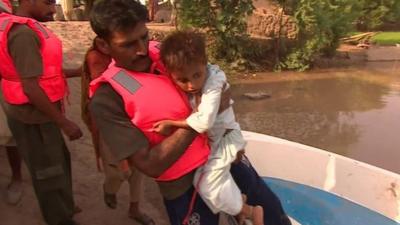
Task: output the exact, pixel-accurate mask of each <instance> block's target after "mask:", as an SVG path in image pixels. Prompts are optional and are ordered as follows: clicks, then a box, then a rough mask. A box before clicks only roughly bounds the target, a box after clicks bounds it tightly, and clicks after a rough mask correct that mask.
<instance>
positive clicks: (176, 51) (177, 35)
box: [160, 31, 207, 72]
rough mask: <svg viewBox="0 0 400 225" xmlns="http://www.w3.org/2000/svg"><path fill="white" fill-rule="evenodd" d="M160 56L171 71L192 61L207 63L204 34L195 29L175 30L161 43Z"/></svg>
mask: <svg viewBox="0 0 400 225" xmlns="http://www.w3.org/2000/svg"><path fill="white" fill-rule="evenodd" d="M160 57H161V60H162V62H163V63H164V65H165V67H166V68H167V69H168V70H169V71H170V72H175V71H178V70H180V69H182V68H183V67H184V66H186V65H188V64H190V63H204V64H206V63H207V54H206V42H205V39H204V37H203V35H202V34H200V33H196V32H194V31H175V32H174V33H172V34H170V35H168V36H167V37H166V38H165V39H164V41H163V42H162V44H161V50H160Z"/></svg>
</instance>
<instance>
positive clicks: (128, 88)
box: [90, 43, 210, 181]
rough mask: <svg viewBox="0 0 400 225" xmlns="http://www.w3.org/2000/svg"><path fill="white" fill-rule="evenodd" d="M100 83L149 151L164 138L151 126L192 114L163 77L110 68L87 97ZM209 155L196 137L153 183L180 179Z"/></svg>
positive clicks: (202, 139) (201, 137) (203, 141)
mask: <svg viewBox="0 0 400 225" xmlns="http://www.w3.org/2000/svg"><path fill="white" fill-rule="evenodd" d="M152 44H154V43H150V48H149V52H152V53H151V54H149V56H150V57H151V58H152V59H156V58H155V57H154V56H153V53H154V51H155V52H157V51H158V50H157V49H156V48H153V47H152ZM155 56H157V53H156V54H155ZM153 62H154V63H153V66H152V68H155V69H157V70H158V71H160V70H162V69H163V67H162V66H161V68H159V66H160V65H162V64H161V63H160V62H155V61H153ZM104 82H106V83H109V84H110V85H111V86H112V87H113V89H114V90H115V91H116V92H117V93H118V94H119V95H120V96H121V97H122V99H123V101H124V107H125V111H126V113H127V114H128V116H129V118H130V120H131V122H132V124H133V125H135V126H136V127H138V128H139V129H140V130H141V131H142V132H143V133H144V135H145V136H146V137H147V138H148V140H149V143H150V147H151V146H154V145H157V144H158V143H160V142H161V141H163V140H164V139H165V138H166V137H165V136H162V135H160V134H158V133H156V132H154V131H152V128H153V125H154V123H156V122H158V121H161V120H166V119H171V120H183V119H186V118H187V117H188V116H189V115H190V114H191V112H192V109H191V107H190V105H189V102H188V99H187V96H186V95H185V94H184V93H183V92H181V91H180V90H178V88H177V87H176V86H175V84H174V83H173V82H172V81H171V79H170V78H169V77H168V76H166V75H156V74H152V73H151V74H150V73H140V72H132V71H127V70H124V69H122V68H119V67H116V66H115V65H113V64H111V65H110V66H109V68H108V69H107V70H106V71H105V72H104V73H103V75H102V76H100V77H99V78H97V79H96V80H94V81H92V82H91V84H90V96H92V95H93V94H94V92H95V91H96V89H97V88H98V87H99V86H100V85H101V83H104ZM209 153H210V149H209V146H208V142H207V136H206V135H204V134H202V135H198V136H197V137H196V138H195V139H194V141H193V142H192V144H191V145H190V146H189V147H188V149H187V150H186V151H185V153H184V154H183V155H182V156H181V157H180V158H179V159H178V160H177V161H176V162H175V163H174V164H173V165H172V166H171V167H170V168H168V169H167V170H166V171H164V173H163V174H162V175H161V176H160V177H158V178H157V180H160V181H169V180H175V179H177V178H179V177H182V176H183V175H185V174H187V173H189V172H191V171H193V170H194V169H196V168H197V167H199V166H200V165H202V164H204V163H205V162H206V161H207V158H208V155H209Z"/></svg>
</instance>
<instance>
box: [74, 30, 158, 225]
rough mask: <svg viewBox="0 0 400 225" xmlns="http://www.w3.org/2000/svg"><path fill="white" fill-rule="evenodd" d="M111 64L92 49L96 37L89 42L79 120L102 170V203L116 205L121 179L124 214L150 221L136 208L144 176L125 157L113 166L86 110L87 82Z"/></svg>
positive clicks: (106, 147)
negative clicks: (125, 198)
mask: <svg viewBox="0 0 400 225" xmlns="http://www.w3.org/2000/svg"><path fill="white" fill-rule="evenodd" d="M110 63H111V57H110V56H108V55H105V54H103V53H102V52H101V51H99V50H98V49H97V48H96V38H95V39H94V41H93V44H92V46H91V47H90V48H89V50H88V51H87V53H86V56H85V62H84V65H83V74H82V83H81V88H82V96H81V97H82V102H81V109H82V119H83V121H84V122H85V123H86V125H87V127H88V129H89V131H90V133H91V135H92V142H93V145H94V148H95V151H96V159H97V167H98V169H99V170H100V169H103V171H104V178H105V179H104V184H103V192H104V193H103V194H104V202H105V203H106V205H107V206H108V207H109V208H111V209H115V208H117V196H116V194H117V192H118V191H119V189H120V187H121V185H122V182H123V181H124V180H127V181H128V183H129V195H130V204H129V211H128V213H129V214H128V215H129V218H132V219H133V220H135V221H136V222H139V223H140V224H150V225H151V224H154V223H155V222H154V220H153V219H151V218H150V217H149V216H148V215H147V214H146V213H144V212H142V211H141V210H140V209H139V196H140V194H141V191H142V182H143V178H144V175H143V174H142V173H140V172H139V171H138V170H136V168H134V167H133V166H132V167H130V166H129V165H128V162H127V161H126V160H124V161H122V162H121V163H119V165H115V163H114V160H113V156H112V154H111V152H110V150H109V148H108V146H107V145H106V144H105V142H104V141H103V140H102V138H101V136H100V135H99V130H98V129H97V127H96V125H95V123H94V121H93V119H92V118H91V116H90V112H89V109H88V104H89V84H90V82H91V81H92V80H94V79H96V78H98V77H99V76H101V75H102V73H103V72H104V71H105V70H106V69H107V68H108V66H109V65H110Z"/></svg>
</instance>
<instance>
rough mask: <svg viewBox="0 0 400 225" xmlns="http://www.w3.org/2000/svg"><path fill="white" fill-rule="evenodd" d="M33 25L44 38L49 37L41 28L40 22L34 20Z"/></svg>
mask: <svg viewBox="0 0 400 225" xmlns="http://www.w3.org/2000/svg"><path fill="white" fill-rule="evenodd" d="M35 27H36V29H38V30H39V31H40V32H41V33H42V34H43V36H44V38H45V39H47V38H49V34H48V33H47V31H46V30H45V29H44V28H43V26H42V25H40V23H38V22H35Z"/></svg>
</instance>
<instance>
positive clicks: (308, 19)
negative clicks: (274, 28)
mask: <svg viewBox="0 0 400 225" xmlns="http://www.w3.org/2000/svg"><path fill="white" fill-rule="evenodd" d="M357 2H358V0H299V1H292V0H287V1H285V0H280V1H279V3H280V4H281V5H284V6H285V7H284V8H287V9H288V10H287V11H289V12H291V13H292V14H293V17H294V19H295V21H296V24H297V26H298V31H299V32H298V36H297V39H296V41H295V42H296V43H295V46H294V48H293V49H292V50H291V51H289V53H288V54H287V55H286V56H285V57H284V58H283V59H282V60H281V61H282V62H281V63H280V64H279V65H277V66H278V69H294V70H300V71H302V70H306V69H308V68H309V67H310V66H311V65H312V63H313V61H314V59H315V58H316V57H318V56H321V55H324V56H332V55H333V54H334V53H335V51H336V49H337V47H338V45H339V40H340V38H342V37H343V36H345V35H346V34H347V33H348V32H349V31H350V30H351V29H352V27H353V21H355V19H356V18H357V16H358V15H359V14H358V13H357V12H356V11H355V9H357V7H358V4H357Z"/></svg>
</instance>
